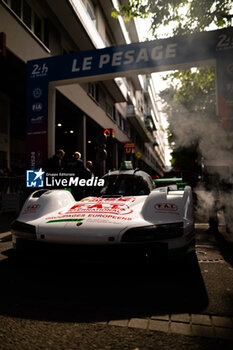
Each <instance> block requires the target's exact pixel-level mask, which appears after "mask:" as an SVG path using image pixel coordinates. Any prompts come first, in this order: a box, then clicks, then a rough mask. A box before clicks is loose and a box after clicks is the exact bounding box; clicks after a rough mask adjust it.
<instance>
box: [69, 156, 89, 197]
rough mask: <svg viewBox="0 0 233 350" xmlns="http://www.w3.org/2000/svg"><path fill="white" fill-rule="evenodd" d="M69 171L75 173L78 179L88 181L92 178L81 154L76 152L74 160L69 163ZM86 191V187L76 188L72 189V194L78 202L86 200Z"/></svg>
mask: <svg viewBox="0 0 233 350" xmlns="http://www.w3.org/2000/svg"><path fill="white" fill-rule="evenodd" d="M67 169H68V170H69V172H71V173H74V174H75V176H76V177H79V179H86V180H87V179H90V178H91V172H90V171H89V169H87V168H86V167H85V165H84V162H83V160H82V159H81V153H80V152H74V154H73V157H72V159H70V161H68V167H67ZM86 191H87V188H86V187H80V186H74V187H73V188H72V194H73V196H74V198H75V199H76V200H80V199H82V198H84V197H85V196H86V194H87V193H86ZM87 192H88V191H87Z"/></svg>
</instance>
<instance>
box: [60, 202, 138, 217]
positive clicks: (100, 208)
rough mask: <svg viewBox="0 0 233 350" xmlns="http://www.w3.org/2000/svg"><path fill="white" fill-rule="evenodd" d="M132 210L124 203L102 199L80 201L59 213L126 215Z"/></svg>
mask: <svg viewBox="0 0 233 350" xmlns="http://www.w3.org/2000/svg"><path fill="white" fill-rule="evenodd" d="M132 212H133V210H132V209H131V208H129V206H128V205H127V204H125V203H108V202H106V201H103V202H102V203H99V202H95V201H94V202H87V203H85V202H82V203H77V204H75V205H74V206H73V207H71V208H70V209H69V210H68V211H66V212H62V211H60V212H59V214H61V215H64V214H73V213H111V214H116V215H127V214H131V213H132Z"/></svg>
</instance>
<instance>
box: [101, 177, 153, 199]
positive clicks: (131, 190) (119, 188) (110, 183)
mask: <svg viewBox="0 0 233 350" xmlns="http://www.w3.org/2000/svg"><path fill="white" fill-rule="evenodd" d="M149 193H150V189H149V186H148V184H147V182H146V181H145V180H144V179H143V178H142V177H141V176H129V175H128V176H106V177H105V186H104V187H103V188H102V189H101V191H100V196H114V195H119V196H143V195H144V196H145V195H148V194H149Z"/></svg>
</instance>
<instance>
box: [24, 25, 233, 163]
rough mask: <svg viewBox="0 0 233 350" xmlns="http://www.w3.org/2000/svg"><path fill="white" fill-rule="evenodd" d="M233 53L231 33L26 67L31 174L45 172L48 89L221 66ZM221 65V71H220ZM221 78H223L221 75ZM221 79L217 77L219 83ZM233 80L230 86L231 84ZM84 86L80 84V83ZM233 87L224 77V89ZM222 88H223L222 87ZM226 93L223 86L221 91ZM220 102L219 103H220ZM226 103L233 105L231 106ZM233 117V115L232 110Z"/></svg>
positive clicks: (109, 49) (91, 53) (187, 37)
mask: <svg viewBox="0 0 233 350" xmlns="http://www.w3.org/2000/svg"><path fill="white" fill-rule="evenodd" d="M232 50H233V30H232V28H226V29H222V30H216V31H209V32H203V33H196V34H192V35H184V36H179V37H173V38H168V39H160V40H155V41H146V42H141V43H133V44H129V45H119V46H112V47H107V48H104V49H98V50H90V51H82V52H77V53H73V54H69V55H64V56H53V57H48V58H42V59H38V60H32V61H29V62H28V67H27V68H28V69H27V144H28V147H27V154H28V166H29V167H30V168H31V169H38V168H40V167H43V166H44V165H45V163H46V159H47V152H48V85H49V82H57V84H62V83H64V81H67V83H71V82H72V80H73V82H78V80H77V79H81V78H83V79H88V80H98V79H99V80H104V79H113V78H114V77H116V76H127V75H130V74H131V75H132V74H143V73H151V72H156V71H163V70H171V69H184V68H185V67H191V66H197V65H203V64H205V61H211V60H212V61H213V63H215V60H217V62H220V60H221V57H222V56H227V57H229V56H230V55H232ZM220 65H221V64H217V68H218V69H221V67H220ZM218 76H219V74H218ZM220 80H221V79H220V78H218V81H220ZM228 80H229V81H228ZM79 81H81V80H79ZM229 84H231V77H230V75H227V76H226V80H225V81H224V86H228V87H229ZM219 86H220V85H219ZM219 89H220V90H219V91H220V93H221V94H223V95H224V96H225V95H226V93H225V92H222V89H223V88H222V87H219ZM218 100H219V99H218ZM226 103H227V104H229V102H227V100H226ZM229 113H230V115H232V110H230V112H229Z"/></svg>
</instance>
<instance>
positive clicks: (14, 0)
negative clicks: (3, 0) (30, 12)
mask: <svg viewBox="0 0 233 350" xmlns="http://www.w3.org/2000/svg"><path fill="white" fill-rule="evenodd" d="M11 8H12V10H13V11H14V12H15V13H16V15H17V16H19V17H21V0H11Z"/></svg>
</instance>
